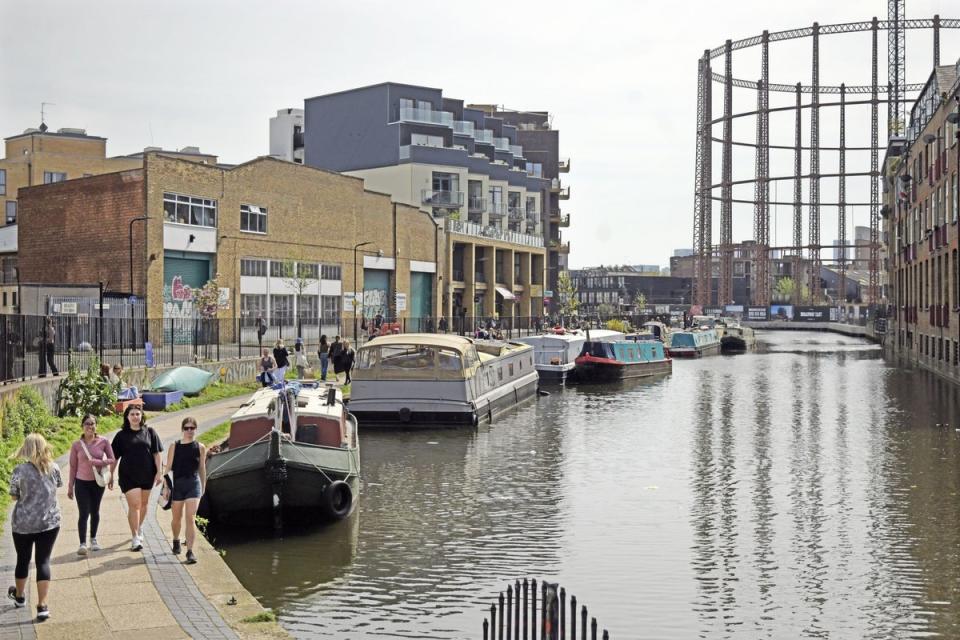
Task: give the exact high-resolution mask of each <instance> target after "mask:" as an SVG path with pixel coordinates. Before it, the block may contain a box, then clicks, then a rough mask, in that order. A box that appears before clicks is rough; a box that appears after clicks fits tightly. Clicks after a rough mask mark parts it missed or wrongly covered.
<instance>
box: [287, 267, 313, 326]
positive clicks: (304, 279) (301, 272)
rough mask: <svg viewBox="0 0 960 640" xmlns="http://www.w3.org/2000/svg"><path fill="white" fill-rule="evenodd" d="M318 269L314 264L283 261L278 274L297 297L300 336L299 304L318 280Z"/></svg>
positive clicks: (300, 312) (300, 315) (301, 313)
mask: <svg viewBox="0 0 960 640" xmlns="http://www.w3.org/2000/svg"><path fill="white" fill-rule="evenodd" d="M318 268H319V267H318V266H317V264H316V263H303V262H295V261H293V260H284V261H283V265H281V267H280V269H281V271H280V274H281V278H282V279H283V282H284V284H286V285H287V286H288V287H290V288H291V289H293V290H294V292H295V293H296V295H297V310H298V312H297V329H298V331H299V332H300V333H301V334H302V333H303V327H302V325H301V323H302V322H303V311H302V310H301V308H302V307H301V304H302V302H303V295H304V292H305V291H307V290H308V289H310V287H312V286H314V285H315V284H316V283H317V280H318V279H319V276H320V274H319V273H317V269H318Z"/></svg>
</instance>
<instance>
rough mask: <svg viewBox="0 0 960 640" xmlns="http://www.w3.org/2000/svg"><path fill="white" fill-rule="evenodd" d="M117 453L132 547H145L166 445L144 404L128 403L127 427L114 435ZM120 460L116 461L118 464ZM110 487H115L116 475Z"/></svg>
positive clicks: (119, 477) (125, 415) (126, 412)
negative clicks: (152, 496)
mask: <svg viewBox="0 0 960 640" xmlns="http://www.w3.org/2000/svg"><path fill="white" fill-rule="evenodd" d="M112 446H113V454H114V456H115V457H116V459H117V461H118V462H119V465H120V474H119V475H118V476H117V479H118V481H119V483H120V491H121V492H122V493H123V496H124V498H126V500H127V524H129V525H130V550H131V551H140V550H141V549H143V521H144V519H145V518H146V517H147V506H148V505H149V504H150V492H151V491H152V490H153V488H154V487H155V486H157V485H158V484H160V482H161V481H162V479H163V461H162V460H161V459H160V452H161V451H163V445H162V444H161V442H160V436H158V435H157V432H156V431H154V430H153V427H148V426H147V423H146V420H144V417H143V410H142V409H141V408H140V407H132V406H131V407H127V409H126V411H124V412H123V428H122V429H120V431H118V432H117V435H115V436H114V437H113V445H112ZM116 464H117V463H114V467H116ZM107 487H108V488H110V489H113V478H111V479H110V484H109V485H107Z"/></svg>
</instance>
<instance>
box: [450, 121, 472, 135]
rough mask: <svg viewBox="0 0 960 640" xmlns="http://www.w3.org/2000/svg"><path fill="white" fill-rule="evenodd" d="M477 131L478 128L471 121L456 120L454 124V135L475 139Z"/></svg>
mask: <svg viewBox="0 0 960 640" xmlns="http://www.w3.org/2000/svg"><path fill="white" fill-rule="evenodd" d="M475 130H476V127H475V126H474V124H473V123H472V122H470V121H464V120H455V121H454V122H453V131H454V133H459V134H461V135H465V136H470V137H473V135H474V131H475Z"/></svg>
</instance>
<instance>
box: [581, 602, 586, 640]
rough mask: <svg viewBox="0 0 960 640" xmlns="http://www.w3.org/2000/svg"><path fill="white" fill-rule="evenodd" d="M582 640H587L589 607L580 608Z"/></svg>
mask: <svg viewBox="0 0 960 640" xmlns="http://www.w3.org/2000/svg"><path fill="white" fill-rule="evenodd" d="M580 640H587V605H583V606H582V607H581V608H580Z"/></svg>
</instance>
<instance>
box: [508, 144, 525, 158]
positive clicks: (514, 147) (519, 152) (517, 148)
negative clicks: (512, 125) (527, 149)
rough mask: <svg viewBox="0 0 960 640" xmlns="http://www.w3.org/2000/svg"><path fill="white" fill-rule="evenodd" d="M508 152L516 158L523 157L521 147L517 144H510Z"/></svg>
mask: <svg viewBox="0 0 960 640" xmlns="http://www.w3.org/2000/svg"><path fill="white" fill-rule="evenodd" d="M510 153H512V154H513V155H515V156H517V157H518V158H522V157H523V147H522V146H520V145H518V144H512V145H510Z"/></svg>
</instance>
